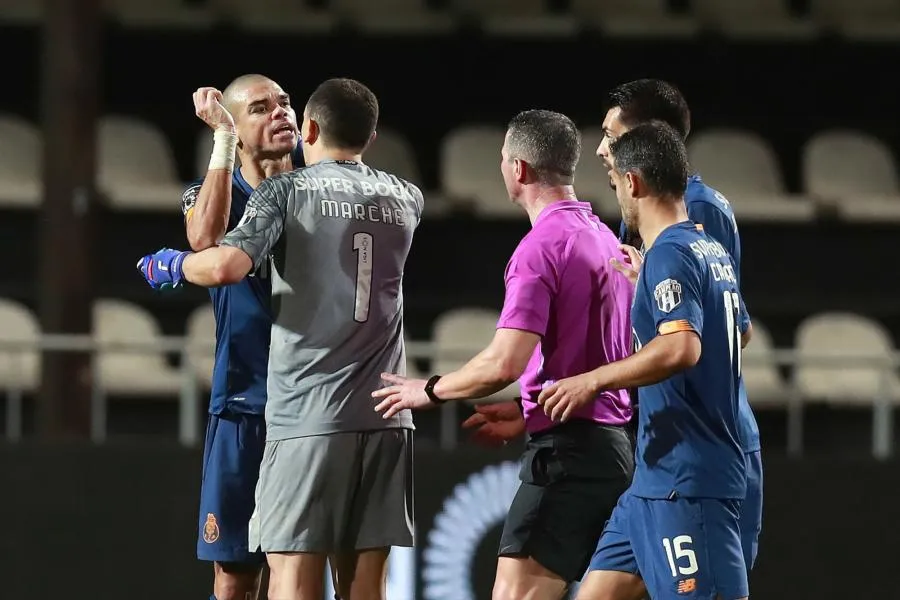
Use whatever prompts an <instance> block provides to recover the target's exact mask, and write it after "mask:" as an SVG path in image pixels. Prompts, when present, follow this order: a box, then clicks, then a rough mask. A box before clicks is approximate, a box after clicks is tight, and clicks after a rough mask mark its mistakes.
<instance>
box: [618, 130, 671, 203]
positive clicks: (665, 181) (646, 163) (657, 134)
mask: <svg viewBox="0 0 900 600" xmlns="http://www.w3.org/2000/svg"><path fill="white" fill-rule="evenodd" d="M609 152H610V154H611V155H612V159H613V160H612V163H613V168H614V169H615V170H616V172H617V173H619V175H624V174H625V173H628V172H632V173H636V174H637V175H638V177H640V178H641V180H642V181H643V182H644V184H645V185H646V186H647V187H648V188H650V191H652V192H653V193H655V194H658V195H660V196H675V197H679V198H680V197H682V196H683V195H684V190H685V188H686V187H687V178H688V158H687V150H686V149H685V147H684V140H682V139H681V136H680V135H678V132H677V131H675V129H673V128H672V127H671V126H670V125H669V124H668V123H665V122H663V121H650V122H649V123H641V124H640V125H638V126H637V127H635V128H634V129H630V130H629V131H628V132H627V133H625V134H623V135H621V136H619V138H618V139H617V140H616V141H614V142H613V143H611V144H610V145H609Z"/></svg>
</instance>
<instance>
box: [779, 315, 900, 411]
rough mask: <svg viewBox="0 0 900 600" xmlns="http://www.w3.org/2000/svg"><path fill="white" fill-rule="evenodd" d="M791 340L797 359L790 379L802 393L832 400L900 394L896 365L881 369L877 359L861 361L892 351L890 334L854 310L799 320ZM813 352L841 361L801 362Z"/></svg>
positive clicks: (863, 400) (865, 399) (867, 401)
mask: <svg viewBox="0 0 900 600" xmlns="http://www.w3.org/2000/svg"><path fill="white" fill-rule="evenodd" d="M794 345H795V347H796V349H797V354H798V358H799V360H800V361H801V363H800V365H799V366H797V367H796V368H795V371H794V381H795V384H796V386H797V389H798V391H799V392H800V393H801V394H802V395H803V396H804V397H806V398H810V399H816V400H824V401H826V402H829V403H833V404H871V403H872V401H873V399H874V398H876V397H877V396H879V395H880V394H883V393H886V394H887V395H888V397H889V398H890V399H891V400H892V401H897V400H898V399H900V381H898V378H897V372H896V370H894V369H891V370H890V372H889V373H885V372H884V371H883V369H882V368H881V367H878V366H877V365H872V366H867V363H868V362H874V361H876V360H878V359H888V358H890V356H891V354H892V353H893V352H894V344H893V342H892V341H891V337H890V334H889V333H888V331H887V330H886V329H885V328H884V327H883V326H882V325H881V324H879V323H877V322H875V321H872V320H870V319H868V318H866V317H863V316H861V315H856V314H850V313H841V312H833V313H821V314H818V315H814V316H812V317H808V318H807V319H806V320H804V321H803V322H802V323H800V326H799V327H798V328H797V335H796V342H795V344H794ZM814 357H827V358H829V359H845V360H846V362H843V361H838V362H837V363H831V364H827V365H826V364H816V363H814V362H810V363H807V364H804V363H803V362H802V361H803V360H804V359H807V360H809V359H811V358H814ZM854 360H855V361H856V362H852V361H854Z"/></svg>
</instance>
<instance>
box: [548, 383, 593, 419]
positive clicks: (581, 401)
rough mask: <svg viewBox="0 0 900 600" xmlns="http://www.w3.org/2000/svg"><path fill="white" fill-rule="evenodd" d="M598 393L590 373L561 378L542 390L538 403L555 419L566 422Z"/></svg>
mask: <svg viewBox="0 0 900 600" xmlns="http://www.w3.org/2000/svg"><path fill="white" fill-rule="evenodd" d="M596 395H597V391H596V388H595V386H594V383H593V378H592V377H591V375H590V373H583V374H581V375H576V376H575V377H568V378H566V379H560V380H559V381H557V382H556V383H554V384H553V385H550V386H547V387H546V388H544V389H543V390H541V395H540V396H538V404H540V405H541V406H542V407H543V409H544V414H546V415H547V416H548V417H550V418H551V419H553V420H554V421H560V422H565V421H567V420H568V419H569V417H571V416H572V413H574V412H575V411H576V410H578V409H579V408H581V407H582V406H584V405H586V404H587V403H588V402H590V401H591V400H593V399H594V397H595V396H596Z"/></svg>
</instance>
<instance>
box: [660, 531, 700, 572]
mask: <svg viewBox="0 0 900 600" xmlns="http://www.w3.org/2000/svg"><path fill="white" fill-rule="evenodd" d="M662 545H663V548H665V550H666V558H667V559H668V560H669V569H671V570H672V577H680V576H682V577H683V576H687V575H693V574H694V573H696V572H697V571H698V570H699V567H698V566H697V555H696V554H695V553H694V549H693V548H692V547H691V546H693V545H694V540H692V539H691V536H689V535H678V536H675V537H674V538H671V539H670V538H663V540H662Z"/></svg>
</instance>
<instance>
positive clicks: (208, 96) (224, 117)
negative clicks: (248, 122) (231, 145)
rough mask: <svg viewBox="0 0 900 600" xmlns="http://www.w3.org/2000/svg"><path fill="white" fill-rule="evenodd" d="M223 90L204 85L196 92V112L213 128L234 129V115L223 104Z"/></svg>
mask: <svg viewBox="0 0 900 600" xmlns="http://www.w3.org/2000/svg"><path fill="white" fill-rule="evenodd" d="M223 102H224V97H223V96H222V92H220V91H219V90H217V89H216V88H213V87H202V88H199V89H198V90H197V91H196V92H194V112H195V113H196V115H197V116H198V117H200V119H201V120H202V121H203V122H204V123H206V124H207V125H209V126H210V127H211V128H212V129H226V130H228V131H232V132H233V131H234V117H232V116H231V113H230V112H228V109H227V108H225V105H224V104H223Z"/></svg>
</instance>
